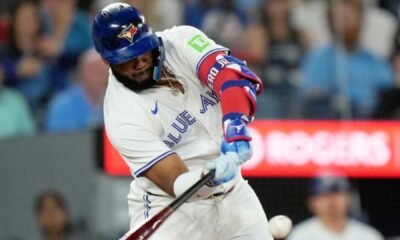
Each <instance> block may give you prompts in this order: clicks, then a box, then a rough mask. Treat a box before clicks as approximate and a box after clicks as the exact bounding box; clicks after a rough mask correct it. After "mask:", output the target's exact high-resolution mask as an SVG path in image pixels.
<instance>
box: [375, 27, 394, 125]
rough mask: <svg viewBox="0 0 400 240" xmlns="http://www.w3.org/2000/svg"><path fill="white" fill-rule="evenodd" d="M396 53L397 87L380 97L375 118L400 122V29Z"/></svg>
mask: <svg viewBox="0 0 400 240" xmlns="http://www.w3.org/2000/svg"><path fill="white" fill-rule="evenodd" d="M394 46H395V51H394V53H393V56H392V59H391V60H392V67H393V70H394V74H395V86H394V87H393V88H391V89H388V90H386V91H384V92H382V94H381V95H380V98H379V102H378V105H377V106H376V109H375V113H374V118H377V119H386V120H387V119H392V120H400V29H399V31H398V32H397V34H396V37H395V41H394Z"/></svg>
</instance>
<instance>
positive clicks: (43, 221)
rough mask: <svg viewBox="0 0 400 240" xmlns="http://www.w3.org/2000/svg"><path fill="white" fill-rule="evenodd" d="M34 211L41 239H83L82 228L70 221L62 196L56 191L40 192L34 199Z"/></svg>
mask: <svg viewBox="0 0 400 240" xmlns="http://www.w3.org/2000/svg"><path fill="white" fill-rule="evenodd" d="M35 213H36V218H37V222H38V224H39V227H40V230H41V233H42V236H43V238H42V240H85V239H87V238H84V233H83V231H82V230H80V229H79V230H78V229H77V228H74V227H73V226H72V224H71V223H70V219H69V216H68V210H67V206H66V204H65V200H64V198H63V197H62V196H61V195H60V194H59V193H57V192H54V191H48V192H44V193H42V194H40V195H39V196H38V197H37V199H36V201H35Z"/></svg>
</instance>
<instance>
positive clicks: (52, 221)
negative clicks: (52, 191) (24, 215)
mask: <svg viewBox="0 0 400 240" xmlns="http://www.w3.org/2000/svg"><path fill="white" fill-rule="evenodd" d="M38 221H39V223H40V225H41V227H42V230H43V231H45V232H47V233H53V234H54V233H60V232H62V231H63V230H64V228H65V226H66V224H67V215H66V212H65V210H64V209H63V208H61V207H60V205H59V204H58V203H57V201H55V200H54V199H53V198H46V199H45V200H44V202H43V206H42V208H41V210H40V212H39V213H38Z"/></svg>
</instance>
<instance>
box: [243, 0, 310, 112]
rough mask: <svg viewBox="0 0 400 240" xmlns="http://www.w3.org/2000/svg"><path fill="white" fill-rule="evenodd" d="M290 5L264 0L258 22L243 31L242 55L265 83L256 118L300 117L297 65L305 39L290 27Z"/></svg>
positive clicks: (284, 0) (283, 1) (287, 0)
mask: <svg viewBox="0 0 400 240" xmlns="http://www.w3.org/2000/svg"><path fill="white" fill-rule="evenodd" d="M291 7H292V6H291V4H290V1H289V0H270V1H267V2H265V3H264V6H263V7H262V8H261V9H262V13H261V16H262V18H261V22H260V23H257V24H253V25H251V26H249V28H248V29H247V30H246V32H245V33H244V34H243V42H244V43H245V44H244V46H245V48H244V51H245V52H246V53H245V58H246V59H247V60H248V62H249V63H250V64H251V65H252V66H255V67H256V69H257V71H258V72H259V75H260V77H261V79H262V80H263V81H264V85H265V91H264V93H263V95H262V96H260V97H259V99H258V101H259V108H258V111H257V115H258V117H262V118H281V119H286V118H296V117H299V111H298V109H299V105H298V99H297V97H298V83H299V79H300V71H299V68H300V63H301V60H302V57H303V53H304V51H305V49H306V46H307V38H306V36H305V34H303V33H301V32H299V31H297V30H296V29H295V28H294V27H293V26H292V22H291Z"/></svg>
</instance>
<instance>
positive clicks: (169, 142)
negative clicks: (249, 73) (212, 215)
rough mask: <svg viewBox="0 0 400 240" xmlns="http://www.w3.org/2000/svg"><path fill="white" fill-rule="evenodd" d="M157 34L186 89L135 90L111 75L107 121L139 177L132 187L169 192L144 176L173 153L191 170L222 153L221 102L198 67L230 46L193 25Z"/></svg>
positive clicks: (116, 143) (110, 134)
mask: <svg viewBox="0 0 400 240" xmlns="http://www.w3.org/2000/svg"><path fill="white" fill-rule="evenodd" d="M157 35H158V36H160V37H161V38H162V40H163V43H164V46H165V62H164V66H165V67H167V68H168V69H170V70H171V71H172V72H173V74H175V76H176V78H177V80H178V81H179V82H180V83H181V84H182V86H183V88H184V91H185V93H184V94H182V93H181V92H179V91H176V90H173V89H171V88H169V87H157V88H151V89H148V90H144V91H142V92H140V93H134V92H133V91H132V90H129V89H127V88H125V87H124V86H123V85H122V84H121V83H120V82H118V81H117V80H116V79H115V77H114V76H113V75H112V74H110V77H109V80H108V87H107V92H106V96H105V102H104V120H105V127H106V131H107V135H108V137H109V138H110V141H111V142H112V144H113V145H114V146H115V147H116V148H117V150H118V151H119V153H120V154H121V155H122V157H123V158H124V160H125V161H126V163H127V164H128V165H129V167H130V169H131V171H132V174H133V176H134V177H135V178H136V180H135V181H134V182H133V184H132V188H140V189H144V190H146V191H148V192H151V193H154V194H158V195H166V193H164V192H163V191H162V190H161V189H159V188H158V187H157V186H155V185H154V184H153V183H152V182H151V181H149V180H148V179H146V178H144V177H140V176H142V175H143V173H144V172H145V171H146V170H148V169H149V168H151V167H152V166H154V165H155V164H156V163H158V162H159V161H161V160H162V159H163V158H165V157H166V156H168V155H170V154H173V153H177V154H178V155H179V156H180V157H181V159H183V161H184V162H185V164H186V165H187V166H188V167H189V169H191V170H193V169H195V168H198V167H202V166H203V165H204V163H205V161H207V160H210V159H213V158H216V157H217V156H218V155H219V154H220V143H221V136H222V130H221V126H222V125H221V119H222V116H221V109H220V108H221V107H220V104H219V101H220V100H219V98H218V97H217V95H216V94H215V92H214V91H212V90H211V89H210V88H209V87H207V86H205V84H204V83H202V82H201V81H200V80H199V78H198V75H197V71H198V68H199V65H200V63H201V62H202V59H204V58H205V57H206V56H208V55H209V54H211V53H213V52H216V51H228V49H227V48H225V47H222V46H220V45H218V44H215V42H214V41H212V40H211V39H209V38H207V37H206V36H205V35H204V34H203V33H202V32H201V31H199V30H197V29H195V28H193V27H189V26H180V27H174V28H172V29H168V30H165V31H163V32H158V33H157ZM228 185H229V184H228ZM228 187H229V186H228ZM132 190H133V191H134V189H132ZM220 191H221V190H220Z"/></svg>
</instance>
